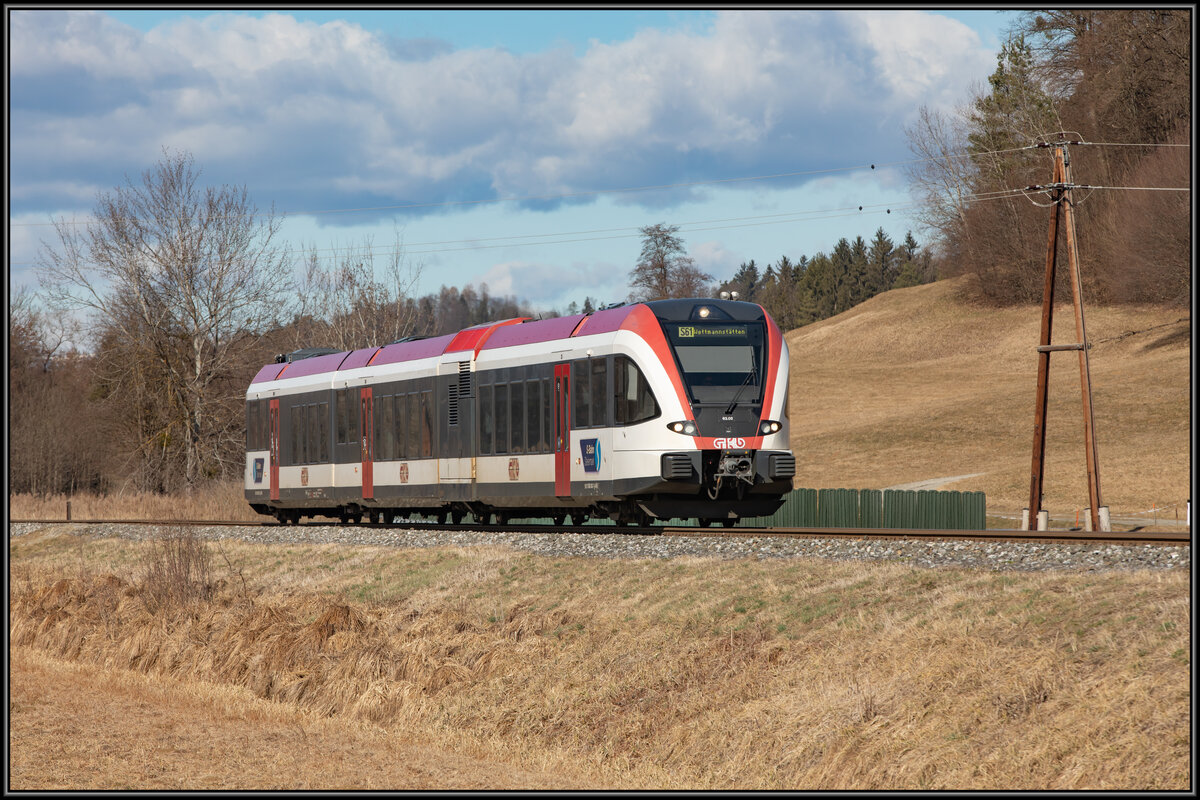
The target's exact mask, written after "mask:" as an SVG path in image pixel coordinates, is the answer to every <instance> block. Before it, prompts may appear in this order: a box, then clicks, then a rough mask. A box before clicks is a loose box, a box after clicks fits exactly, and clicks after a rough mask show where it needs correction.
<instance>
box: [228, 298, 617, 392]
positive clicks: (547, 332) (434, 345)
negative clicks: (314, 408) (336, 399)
mask: <svg viewBox="0 0 1200 800" xmlns="http://www.w3.org/2000/svg"><path fill="white" fill-rule="evenodd" d="M637 307H638V306H637V305H626V306H619V307H617V308H607V309H602V310H600V311H595V312H592V313H591V314H573V315H571V316H568V317H553V318H551V319H543V320H530V319H529V318H528V317H517V318H515V319H506V320H501V321H499V322H488V323H484V324H483V325H476V326H474V327H471V328H466V329H464V330H461V331H459V332H458V333H451V334H447V335H445V336H435V337H431V338H428V339H416V340H414V341H401V342H395V343H393V344H387V345H383V346H382V347H366V348H362V349H360V350H347V351H342V352H339V353H331V354H327V355H319V356H314V357H310V358H304V359H297V360H295V361H288V362H287V363H276V364H267V365H266V366H264V367H263V368H262V369H260V370H259V371H258V374H257V375H255V376H254V380H252V381H251V383H252V384H254V383H265V382H268V381H275V380H280V379H282V378H285V377H286V378H300V377H306V376H309V375H319V374H321V373H324V372H336V371H339V370H348V369H357V368H358V367H365V366H376V365H383V364H398V363H403V362H406V361H417V360H420V359H424V358H432V357H436V356H440V355H443V354H445V353H455V352H463V353H466V352H471V355H472V357H475V356H478V355H479V353H480V352H482V351H484V350H493V349H497V348H501V347H515V346H517V345H523V344H537V343H539V342H549V341H554V340H556V339H569V338H571V337H573V336H580V335H592V334H597V333H611V332H612V331H615V330H617V329H619V328H620V327H621V324H622V323H623V322H624V321H625V320H626V318H627V317H628V316H629V315H630V314H632V313H633V312H634V310H635V309H636V308H637Z"/></svg>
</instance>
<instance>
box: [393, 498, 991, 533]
mask: <svg viewBox="0 0 1200 800" xmlns="http://www.w3.org/2000/svg"><path fill="white" fill-rule="evenodd" d="M986 515H987V502H986V499H985V497H984V493H983V492H936V491H927V490H922V491H905V490H899V489H883V490H880V489H793V490H792V491H791V492H789V493H788V494H787V495H786V497H785V499H784V501H783V505H782V506H780V507H779V510H778V511H776V512H775V513H774V514H772V515H770V516H769V517H742V518H741V519H739V520H738V521H737V525H738V527H746V528H911V529H913V530H963V531H975V530H978V531H981V530H984V529H985V528H986V526H987V525H986V519H985V517H986ZM422 516H423V515H420V514H414V515H413V516H412V518H413V519H419V518H421V517H422ZM430 519H432V518H431V517H430ZM465 521H466V522H468V523H469V522H474V521H475V520H474V518H473V517H472V516H471V515H470V514H468V515H467V516H466V518H465ZM512 521H513V522H527V523H544V524H550V522H551V520H550V519H549V518H536V519H535V518H529V519H518V518H516V517H514V518H512ZM586 524H587V525H616V523H614V522H613V521H612V520H610V519H604V518H599V519H590V520H588V521H587V523H586ZM661 524H667V525H672V524H674V525H678V524H683V525H696V524H697V520H696V519H694V518H693V519H685V520H663V521H662V522H661Z"/></svg>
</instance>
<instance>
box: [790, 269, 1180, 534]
mask: <svg viewBox="0 0 1200 800" xmlns="http://www.w3.org/2000/svg"><path fill="white" fill-rule="evenodd" d="M960 281H961V279H959V280H953V281H939V282H937V283H933V284H928V285H924V286H916V287H912V288H908V289H898V290H894V291H891V292H887V293H885V294H881V295H878V296H876V297H874V298H872V299H871V300H868V301H867V302H865V303H862V304H860V305H858V306H856V307H854V308H852V309H851V310H849V311H847V312H845V313H843V314H840V315H838V316H836V317H832V318H830V319H827V320H823V321H821V322H818V323H814V324H812V325H808V326H806V327H803V328H799V329H797V330H793V331H791V332H789V333H787V334H786V339H787V343H788V347H789V351H790V355H791V380H792V386H791V400H790V405H789V413H790V419H791V433H792V448H793V450H794V451H795V453H796V472H797V474H796V480H795V483H796V486H798V487H801V486H803V487H813V488H838V487H845V488H872V489H883V488H888V487H893V486H900V485H906V484H913V483H917V482H924V481H934V480H935V479H943V478H948V477H956V476H973V477H963V478H961V479H959V480H956V481H950V482H945V483H941V484H940V485H936V486H931V487H930V488H940V489H953V490H960V491H983V492H986V493H987V502H988V512H989V514H1003V513H1012V514H1019V513H1020V510H1021V509H1022V508H1024V507H1025V506H1027V505H1028V503H1029V482H1030V464H1031V460H1032V449H1033V419H1034V400H1035V393H1036V388H1037V353H1036V350H1035V348H1036V347H1037V345H1038V340H1039V330H1040V326H1041V306H1040V305H1029V306H1021V307H1016V308H1005V309H995V308H980V307H974V306H972V305H969V304H967V303H966V302H964V301H962V300H961V299H960V298H959V288H960V286H961V282H960ZM1084 312H1085V315H1086V316H1085V321H1086V325H1087V333H1088V338H1089V340H1090V341H1091V342H1092V344H1093V347H1092V350H1091V352H1090V358H1089V361H1090V365H1091V379H1092V394H1093V408H1094V412H1095V416H1096V440H1097V444H1098V450H1099V466H1100V488H1101V497H1102V500H1103V502H1104V504H1105V505H1108V506H1109V508H1110V510H1111V512H1112V514H1113V516H1114V517H1116V516H1118V515H1126V514H1131V513H1137V512H1143V511H1148V510H1150V509H1151V508H1152V507H1157V508H1159V509H1162V508H1164V507H1167V510H1166V512H1165V513H1166V515H1167V516H1168V517H1171V518H1173V517H1174V514H1175V509H1174V508H1171V506H1172V505H1175V506H1177V508H1178V514H1179V518H1180V519H1181V520H1182V519H1183V518H1184V516H1185V503H1186V502H1187V500H1188V499H1189V497H1190V485H1191V459H1190V439H1191V413H1190V408H1191V406H1190V383H1191V366H1190V364H1191V319H1190V313H1189V312H1188V311H1187V310H1182V309H1163V308H1157V307H1121V308H1104V307H1098V306H1085V308H1084ZM1051 341H1052V342H1053V343H1054V344H1067V343H1071V342H1075V341H1077V339H1076V334H1075V322H1074V315H1073V312H1072V308H1071V305H1070V303H1069V302H1068V303H1067V304H1065V305H1064V304H1061V303H1060V304H1059V305H1057V306H1056V307H1055V320H1054V335H1053V338H1052V340H1051ZM1080 399H1081V398H1080V380H1079V359H1078V356H1077V354H1076V353H1072V352H1060V353H1054V354H1052V355H1051V361H1050V408H1049V411H1048V415H1047V422H1046V426H1047V437H1046V471H1045V505H1044V507H1045V508H1046V509H1047V510H1049V511H1050V512H1051V514H1052V515H1066V514H1074V513H1075V511H1076V509H1082V508H1084V507H1086V506H1087V504H1088V494H1087V469H1086V462H1085V460H1084V446H1083V411H1082V406H1081V403H1080Z"/></svg>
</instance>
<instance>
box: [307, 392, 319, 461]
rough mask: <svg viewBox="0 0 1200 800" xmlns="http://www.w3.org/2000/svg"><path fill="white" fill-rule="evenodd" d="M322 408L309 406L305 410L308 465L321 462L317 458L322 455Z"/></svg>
mask: <svg viewBox="0 0 1200 800" xmlns="http://www.w3.org/2000/svg"><path fill="white" fill-rule="evenodd" d="M319 410H320V408H319V407H318V405H317V404H316V403H311V404H308V407H307V409H306V410H305V419H306V422H307V423H308V425H307V431H308V452H307V456H308V463H310V464H311V463H313V462H317V461H319V459H318V458H317V456H319V455H320V414H319Z"/></svg>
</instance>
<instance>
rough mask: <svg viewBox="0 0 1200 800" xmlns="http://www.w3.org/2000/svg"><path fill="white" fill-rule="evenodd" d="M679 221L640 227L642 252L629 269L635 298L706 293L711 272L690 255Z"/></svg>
mask: <svg viewBox="0 0 1200 800" xmlns="http://www.w3.org/2000/svg"><path fill="white" fill-rule="evenodd" d="M678 231H679V226H678V225H667V224H665V223H661V222H660V223H658V224H657V225H647V226H646V227H644V228H642V229H641V233H642V254H641V256H640V257H639V258H638V263H637V266H635V267H634V268H633V270H632V271H631V272H630V273H629V283H630V286H631V287H632V292H631V294H630V297H631V298H632V299H633V300H638V301H643V300H662V299H665V298H673V297H706V296H708V295H709V294H710V292H711V289H710V287H709V285H708V284H709V282H710V281H712V279H713V277H712V275H709V274H708V273H706V272H703V271H701V270H700V269H699V268H698V267H697V266H696V262H695V260H693V259H692V258H691V257H690V256H688V255H687V251H686V249H685V248H684V246H683V240H682V239H680V238H679V237H678V236H676V235H675V234H676V233H677V232H678Z"/></svg>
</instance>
